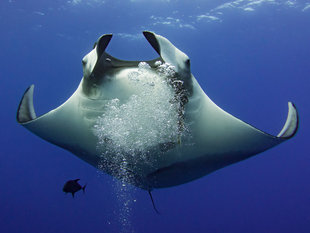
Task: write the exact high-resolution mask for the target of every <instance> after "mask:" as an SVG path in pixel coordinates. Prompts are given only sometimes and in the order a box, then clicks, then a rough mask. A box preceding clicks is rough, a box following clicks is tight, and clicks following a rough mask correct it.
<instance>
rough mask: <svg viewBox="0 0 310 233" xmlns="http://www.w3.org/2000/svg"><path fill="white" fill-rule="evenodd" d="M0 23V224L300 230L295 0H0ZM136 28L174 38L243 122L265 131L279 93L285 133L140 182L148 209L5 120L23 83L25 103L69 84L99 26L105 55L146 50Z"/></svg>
mask: <svg viewBox="0 0 310 233" xmlns="http://www.w3.org/2000/svg"><path fill="white" fill-rule="evenodd" d="M225 3H230V4H225ZM223 4H225V5H223ZM0 28H1V37H0V52H1V54H0V61H1V63H0V64H1V65H0V76H1V78H0V87H1V92H0V95H1V96H0V99H1V105H2V111H1V114H0V119H1V127H2V128H1V131H0V132H1V150H0V151H1V154H0V187H1V188H0V232H3V233H13V232H31V233H35V232H44V233H45V232H46V233H49V232H50V233H55V232H57V233H60V232H66V233H68V232H75V233H79V232H83V233H84V232H113V233H114V232H137V233H140V232H164V233H166V232H168V233H169V232H180V233H183V232H184V233H187V232H195V233H199V232H210V233H213V232H218V233H233V232H238V233H240V232H259V233H261V232H273V233H274V232H279V233H291V232H298V233H303V232H304V233H307V232H310V209H309V208H310V185H309V178H310V153H309V150H308V148H309V147H308V144H309V135H308V132H309V130H310V124H309V119H310V110H309V103H308V101H309V99H310V98H309V97H310V94H309V89H310V81H309V80H310V78H309V77H310V58H309V55H310V42H309V41H310V3H309V2H307V1H299V0H296V1H293V0H291V1H276V0H269V1H267V0H259V1H250V0H240V1H235V2H229V1H226V0H221V1H215V0H212V1H204V0H192V1H185V0H179V1H177V0H170V1H169V0H166V1H165V0H135V1H134V0H131V1H129V0H106V1H104V2H103V1H96V0H75V1H60V0H56V1H55V0H53V1H39V0H33V1H18V0H10V1H8V0H2V1H1V3H0ZM143 30H151V31H154V32H156V33H157V34H160V35H163V36H165V37H167V38H168V39H169V40H170V41H171V42H173V43H174V44H175V45H176V46H177V47H178V48H180V49H181V50H182V51H184V52H185V53H186V54H187V55H188V56H189V57H190V58H191V69H192V73H193V74H194V75H195V77H196V79H197V80H198V82H199V83H200V85H201V86H202V87H203V89H204V90H205V92H206V93H207V95H208V96H209V97H210V98H211V99H212V100H213V101H214V102H215V103H216V104H217V105H219V106H220V107H222V108H223V109H225V110H226V111H227V112H229V113H231V114H233V115H235V116H237V117H238V118H240V119H242V120H244V121H245V122H248V123H251V124H252V125H254V126H256V127H257V128H260V129H262V130H264V131H267V132H269V133H272V134H277V133H278V132H279V131H280V129H281V128H282V125H283V124H284V122H285V119H286V114H287V101H293V102H294V103H295V104H296V106H297V108H298V111H299V114H300V129H299V131H298V133H297V135H296V136H295V137H294V138H293V139H291V140H290V141H288V142H285V143H283V144H281V145H279V146H277V147H275V148H273V149H271V150H269V151H266V152H264V153H262V154H259V155H257V156H255V157H253V158H251V159H248V160H246V161H243V162H240V163H238V164H234V165H232V166H229V167H226V168H224V169H221V170H219V171H217V172H215V173H213V174H211V175H208V176H206V177H204V178H201V179H199V180H196V181H194V182H191V183H188V184H185V185H181V186H177V187H173V188H168V189H159V190H154V191H153V197H154V199H155V202H156V205H157V208H158V209H159V210H160V212H161V215H157V214H156V213H155V211H154V210H153V208H152V204H151V201H150V199H149V196H148V194H147V192H145V191H142V190H139V189H136V188H134V187H126V190H125V191H126V193H125V194H124V193H121V192H119V190H120V188H119V186H120V185H121V184H119V183H118V182H117V181H115V180H113V179H112V178H111V177H110V176H108V175H106V174H102V173H99V172H98V171H97V170H96V169H95V168H93V167H91V166H90V165H89V164H87V163H85V162H83V161H82V160H80V159H78V158H77V157H75V156H74V155H72V154H70V153H69V152H67V151H64V150H63V149H60V148H58V147H55V146H53V145H51V144H49V143H47V142H45V141H43V140H42V139H40V138H38V137H36V136H34V135H33V134H31V133H30V132H29V131H27V130H25V129H24V128H23V127H21V126H20V125H18V124H17V122H16V120H15V114H16V110H17V107H18V104H19V101H20V98H21V96H22V94H23V92H24V91H25V89H26V88H27V87H28V86H29V85H30V84H35V86H36V88H35V96H34V105H35V109H36V111H37V114H38V115H40V114H43V113H45V112H47V111H49V110H51V109H53V108H55V107H57V106H59V105H60V104H61V103H63V102H64V101H65V100H66V99H67V98H68V97H69V96H70V95H71V94H72V93H73V91H74V90H75V89H76V87H77V86H78V84H79V82H80V79H81V77H82V65H81V59H82V57H83V56H84V55H85V54H86V53H88V52H89V51H90V50H91V49H92V46H93V43H94V42H95V41H96V40H97V38H98V37H99V36H100V35H101V34H104V33H113V34H114V37H113V39H112V41H111V43H110V45H109V47H108V49H107V51H108V52H109V53H110V54H112V55H113V56H115V57H118V58H121V59H128V60H148V59H152V58H155V57H157V55H156V53H155V52H154V51H153V49H152V48H151V46H150V45H149V44H148V42H147V41H146V40H145V39H144V38H143V37H142V34H141V31H143ZM75 178H80V179H81V181H80V183H81V184H82V185H83V184H85V183H87V188H86V193H85V194H83V193H82V192H79V193H77V194H76V198H74V199H73V198H72V197H71V196H70V195H65V194H64V193H63V192H62V186H63V184H64V183H65V182H66V181H67V180H69V179H75ZM128 200H129V202H130V203H129V204H128V206H129V207H128V208H127V209H126V208H125V209H124V202H125V201H128Z"/></svg>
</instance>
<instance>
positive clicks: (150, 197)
mask: <svg viewBox="0 0 310 233" xmlns="http://www.w3.org/2000/svg"><path fill="white" fill-rule="evenodd" d="M148 192H149V195H150V198H151V201H152V204H153V208H154V210H155V211H156V213H157V214H160V213H159V211H158V210H157V208H156V206H155V203H154V200H153V196H152V193H151V190H148Z"/></svg>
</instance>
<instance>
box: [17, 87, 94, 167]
mask: <svg viewBox="0 0 310 233" xmlns="http://www.w3.org/2000/svg"><path fill="white" fill-rule="evenodd" d="M33 91H34V85H31V86H30V87H29V88H28V89H27V90H26V92H25V93H24V95H23V97H22V100H21V101H20V104H19V107H18V110H17V116H16V118H17V122H18V123H19V124H21V125H22V126H24V127H25V128H27V129H28V130H29V131H31V132H32V133H34V134H36V135H37V136H39V137H41V138H43V139H45V140H46V141H49V142H51V143H53V144H55V145H57V146H60V147H62V148H64V149H67V150H69V151H71V152H73V153H75V154H77V155H78V156H79V157H81V158H82V159H83V160H86V161H87V162H89V163H91V164H95V163H96V161H95V159H93V158H92V156H88V157H84V154H86V153H87V152H86V151H85V150H83V149H81V148H92V147H94V148H96V138H95V136H94V135H93V134H92V133H91V132H90V131H89V130H88V128H87V124H85V120H84V117H83V115H82V113H81V109H80V108H79V103H80V100H79V94H77V93H79V92H80V88H78V89H77V91H76V92H75V93H74V94H73V95H72V96H71V97H70V98H69V99H68V100H67V101H66V102H65V103H63V104H62V105H60V106H59V107H57V108H56V109H54V110H51V111H49V112H48V113H46V114H44V115H41V116H38V117H37V116H36V114H35V110H34V106H33Z"/></svg>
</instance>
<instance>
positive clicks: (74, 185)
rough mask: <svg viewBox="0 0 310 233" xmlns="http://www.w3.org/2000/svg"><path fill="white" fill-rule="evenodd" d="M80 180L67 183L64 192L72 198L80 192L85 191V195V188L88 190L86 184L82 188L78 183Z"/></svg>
mask: <svg viewBox="0 0 310 233" xmlns="http://www.w3.org/2000/svg"><path fill="white" fill-rule="evenodd" d="M79 180H80V179H75V180H69V181H67V182H66V183H65V185H64V187H63V189H62V191H64V192H65V193H71V194H72V197H74V193H76V192H77V191H79V190H81V189H82V190H83V193H85V188H86V184H85V185H84V186H83V187H82V186H81V185H80V184H79V183H78V181H79Z"/></svg>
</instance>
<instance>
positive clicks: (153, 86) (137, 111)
mask: <svg viewBox="0 0 310 233" xmlns="http://www.w3.org/2000/svg"><path fill="white" fill-rule="evenodd" d="M156 65H157V67H156V69H155V70H154V69H153V68H151V67H150V66H149V65H148V64H147V63H146V62H141V63H139V66H138V69H137V70H135V71H132V72H131V73H129V75H128V79H129V80H130V84H131V85H132V86H134V88H135V90H136V93H139V94H134V95H132V96H130V97H129V98H128V100H126V101H124V100H122V101H120V100H119V99H117V98H116V99H112V100H109V101H107V104H106V106H105V111H104V112H103V114H102V115H101V116H100V117H99V118H98V120H97V122H96V124H95V133H96V135H97V136H98V138H99V144H100V145H101V146H104V147H105V150H106V151H108V152H112V153H113V154H119V153H121V154H130V155H132V156H135V155H138V154H139V155H141V154H145V153H147V151H148V150H149V148H154V147H156V146H157V145H159V144H164V143H167V142H177V141H178V140H179V137H180V128H179V124H180V123H179V121H180V111H179V108H180V103H179V101H178V100H176V93H175V88H174V87H173V85H171V83H170V82H171V79H172V77H174V76H175V71H174V69H173V66H171V65H169V64H167V63H164V64H161V62H157V63H156Z"/></svg>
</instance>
